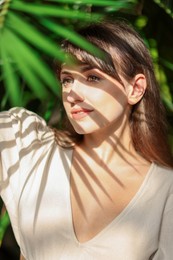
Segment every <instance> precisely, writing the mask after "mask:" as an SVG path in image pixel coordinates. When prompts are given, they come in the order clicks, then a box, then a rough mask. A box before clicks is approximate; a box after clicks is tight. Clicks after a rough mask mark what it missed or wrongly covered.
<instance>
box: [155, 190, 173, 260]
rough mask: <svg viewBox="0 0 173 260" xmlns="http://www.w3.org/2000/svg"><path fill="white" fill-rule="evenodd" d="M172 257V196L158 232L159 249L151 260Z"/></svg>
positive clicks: (166, 259) (167, 259) (164, 259)
mask: <svg viewBox="0 0 173 260" xmlns="http://www.w3.org/2000/svg"><path fill="white" fill-rule="evenodd" d="M172 257H173V194H171V195H170V196H169V197H168V200H167V203H166V206H165V210H164V214H163V221H162V226H161V231H160V239H159V248H158V250H157V252H156V253H155V255H154V257H153V258H152V260H169V259H172Z"/></svg>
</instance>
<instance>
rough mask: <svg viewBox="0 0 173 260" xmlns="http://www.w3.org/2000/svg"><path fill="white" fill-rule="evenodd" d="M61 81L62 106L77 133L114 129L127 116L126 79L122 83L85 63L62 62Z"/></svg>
mask: <svg viewBox="0 0 173 260" xmlns="http://www.w3.org/2000/svg"><path fill="white" fill-rule="evenodd" d="M60 80H61V84H62V94H63V104H64V108H65V110H66V113H67V116H68V118H69V120H70V122H71V124H72V125H73V127H74V129H75V131H76V132H77V133H79V134H91V133H96V132H97V131H100V130H101V129H107V128H110V127H111V129H115V130H116V129H117V128H119V126H120V125H121V123H122V121H123V120H124V119H125V118H126V119H127V115H128V112H129V109H130V108H129V104H128V99H127V89H128V83H127V82H126V81H125V80H123V79H122V80H123V84H124V85H122V84H121V83H119V82H118V81H117V80H116V79H114V78H112V77H111V76H109V75H107V74H105V73H104V72H102V71H100V70H99V69H97V68H92V67H91V66H90V65H88V64H75V65H67V64H64V65H63V66H62V69H61V73H60ZM112 127H113V128H112Z"/></svg>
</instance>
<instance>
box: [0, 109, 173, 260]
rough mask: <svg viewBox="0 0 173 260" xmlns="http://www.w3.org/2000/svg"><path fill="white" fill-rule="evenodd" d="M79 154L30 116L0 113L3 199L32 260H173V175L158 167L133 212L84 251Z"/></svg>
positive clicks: (137, 196)
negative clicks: (75, 212)
mask: <svg viewBox="0 0 173 260" xmlns="http://www.w3.org/2000/svg"><path fill="white" fill-rule="evenodd" d="M72 153H73V151H72V150H67V149H63V148H61V147H59V146H58V145H57V143H56V141H55V137H54V133H53V131H52V130H51V129H50V128H49V127H48V126H47V125H46V123H45V121H44V120H43V119H42V118H41V117H39V116H38V115H36V114H35V113H33V112H30V111H28V110H26V109H24V108H13V109H11V110H9V111H6V112H1V113H0V154H1V157H0V193H1V197H2V199H3V201H4V203H5V205H6V208H7V210H8V213H9V216H10V219H11V223H12V228H13V231H14V234H15V237H16V240H17V242H18V244H19V246H20V249H21V252H22V254H23V255H24V257H25V258H26V259H27V260H57V259H58V260H66V259H72V260H97V259H98V260H106V259H109V260H151V259H153V260H171V259H172V258H173V171H172V170H171V169H167V168H164V167H161V166H158V165H156V164H155V163H152V165H151V167H150V169H149V171H148V173H147V175H146V177H145V179H144V181H143V183H142V185H141V187H140V188H139V190H138V192H137V193H136V194H135V196H134V197H133V199H132V200H131V201H130V203H129V204H128V205H127V206H126V207H125V209H124V210H123V211H122V212H121V213H120V214H119V215H118V216H117V217H116V218H114V219H113V220H112V221H111V223H110V224H108V225H107V226H106V227H105V228H104V229H103V230H101V232H99V233H98V234H97V235H96V236H95V237H93V238H92V239H90V240H89V241H87V242H85V243H80V242H79V241H78V240H77V238H76V236H75V232H74V228H73V221H72V209H71V201H70V168H71V162H72Z"/></svg>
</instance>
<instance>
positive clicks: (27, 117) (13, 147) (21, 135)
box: [0, 108, 50, 185]
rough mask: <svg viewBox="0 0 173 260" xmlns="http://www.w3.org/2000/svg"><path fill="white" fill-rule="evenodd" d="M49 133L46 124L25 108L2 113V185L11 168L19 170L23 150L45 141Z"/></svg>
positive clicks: (0, 130) (0, 164)
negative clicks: (45, 136)
mask: <svg viewBox="0 0 173 260" xmlns="http://www.w3.org/2000/svg"><path fill="white" fill-rule="evenodd" d="M48 132H50V131H49V130H48V127H47V125H46V122H45V121H44V120H43V119H42V118H41V117H39V116H38V115H37V114H35V113H33V112H31V111H28V110H26V109H24V108H12V109H10V110H9V111H5V112H1V113H0V155H1V160H0V185H1V183H2V182H3V181H5V179H6V178H7V177H9V176H7V175H8V173H10V172H9V169H11V167H12V168H13V170H15V169H17V164H18V163H19V157H20V155H21V154H20V153H21V150H22V149H27V147H29V146H30V145H31V144H32V143H33V142H37V141H40V140H43V139H44V135H45V133H46V134H48ZM4 163H5V165H4ZM11 171H12V170H11Z"/></svg>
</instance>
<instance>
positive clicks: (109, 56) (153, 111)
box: [57, 21, 173, 167]
mask: <svg viewBox="0 0 173 260" xmlns="http://www.w3.org/2000/svg"><path fill="white" fill-rule="evenodd" d="M78 33H79V35H81V36H82V37H84V38H85V39H86V40H88V41H89V42H90V43H92V44H93V45H95V46H97V47H98V48H99V49H100V50H101V51H102V53H104V56H103V58H100V57H99V56H94V55H92V54H91V53H89V52H87V51H85V50H83V49H81V48H79V47H78V46H76V45H74V44H73V43H71V42H70V41H69V40H64V41H63V44H62V48H63V50H64V51H65V52H66V53H68V54H70V55H72V56H73V57H75V58H77V59H78V57H80V59H81V60H82V62H84V63H87V64H90V65H91V66H93V67H97V68H99V69H100V70H102V71H103V72H105V73H107V74H109V75H111V76H112V77H114V78H115V79H117V80H119V81H120V76H123V77H124V78H125V79H126V80H131V79H132V78H133V77H134V76H135V75H136V74H138V73H143V74H144V75H145V77H146V81H147V88H146V91H145V94H144V96H143V98H142V99H141V100H140V101H139V102H138V103H137V104H135V105H134V106H133V107H132V110H131V115H130V119H129V120H130V129H131V137H132V141H133V145H134V147H135V149H136V151H137V152H138V153H140V154H141V155H142V156H143V157H144V158H146V159H147V160H148V161H151V162H156V163H158V164H160V165H164V166H171V167H172V166H173V158H172V155H171V151H170V147H169V145H168V141H167V128H166V123H165V112H164V107H163V104H162V102H161V98H160V94H159V86H158V84H157V81H156V77H155V74H154V69H153V64H152V59H151V57H150V54H149V51H148V49H147V48H146V46H145V44H144V42H143V40H142V39H141V37H140V36H139V35H138V33H137V32H136V31H135V30H134V29H133V28H132V27H131V26H129V25H128V24H127V23H125V22H122V21H115V22H98V23H95V24H90V25H89V26H87V27H85V28H83V29H81V30H79V31H78ZM68 133H69V136H70V138H71V137H72V140H73V144H74V143H75V142H79V141H80V140H82V136H80V135H78V134H77V133H75V132H74V130H73V129H72V128H71V130H69V131H68ZM57 136H58V134H57ZM57 138H58V137H57Z"/></svg>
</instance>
